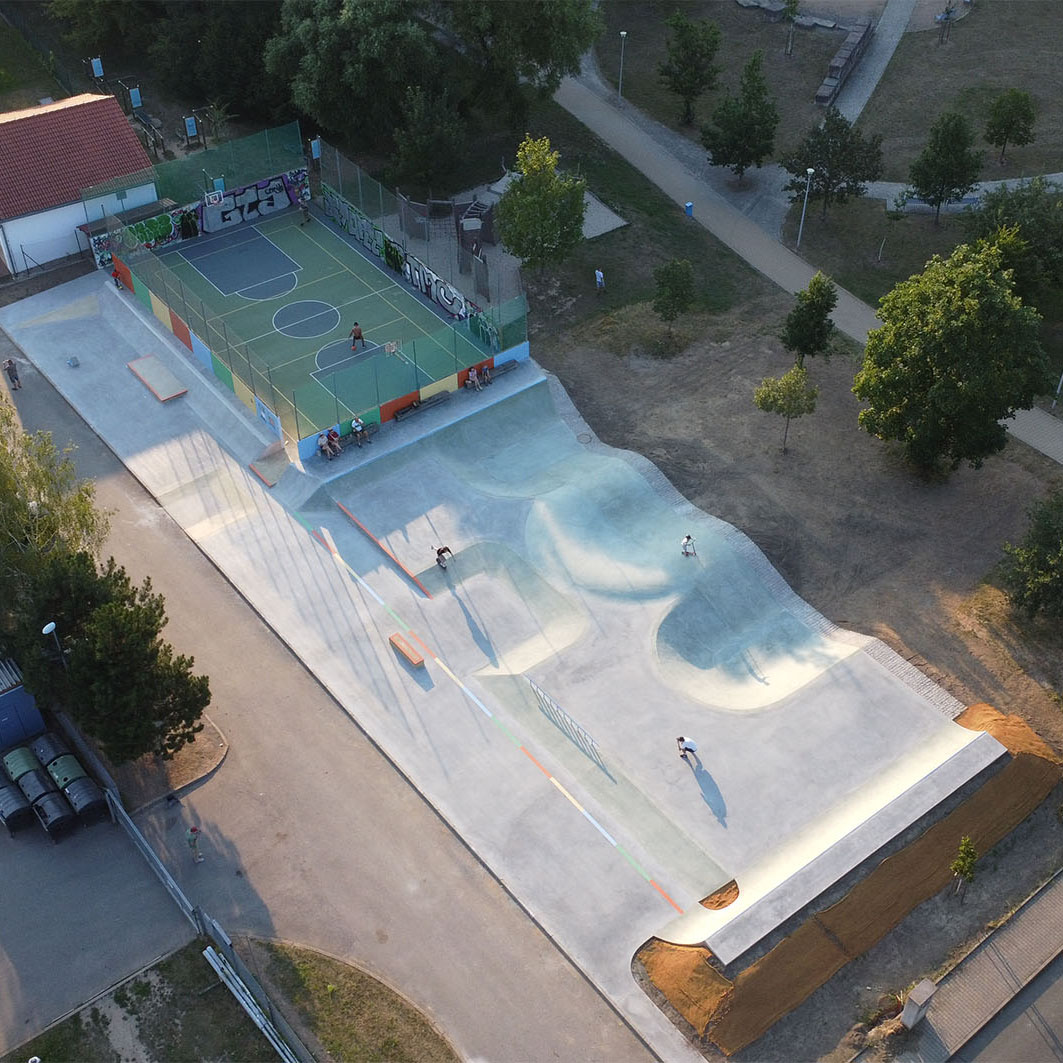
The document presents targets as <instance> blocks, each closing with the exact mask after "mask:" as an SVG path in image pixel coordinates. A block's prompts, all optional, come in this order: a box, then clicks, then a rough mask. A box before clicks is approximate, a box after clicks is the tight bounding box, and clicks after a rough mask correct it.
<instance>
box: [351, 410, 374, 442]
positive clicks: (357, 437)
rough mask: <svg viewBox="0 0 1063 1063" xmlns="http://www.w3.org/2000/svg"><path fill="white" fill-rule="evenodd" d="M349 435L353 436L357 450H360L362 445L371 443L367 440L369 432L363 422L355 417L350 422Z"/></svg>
mask: <svg viewBox="0 0 1063 1063" xmlns="http://www.w3.org/2000/svg"><path fill="white" fill-rule="evenodd" d="M351 435H353V436H354V441H355V442H356V443H357V444H358V446H359V448H361V446H362V444H363V443H372V442H373V441H372V440H371V439H370V438H369V432H368V431H367V430H366V427H365V421H363V420H362V419H361V417H355V418H354V419H353V420H352V421H351Z"/></svg>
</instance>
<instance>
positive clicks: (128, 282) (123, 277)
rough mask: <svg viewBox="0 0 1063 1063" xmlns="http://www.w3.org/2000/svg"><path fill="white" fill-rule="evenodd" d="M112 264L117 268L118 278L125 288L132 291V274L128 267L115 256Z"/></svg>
mask: <svg viewBox="0 0 1063 1063" xmlns="http://www.w3.org/2000/svg"><path fill="white" fill-rule="evenodd" d="M113 265H114V268H115V269H116V270H118V279H119V280H120V281H121V282H122V283H123V284H124V285H125V286H126V288H128V289H129V290H130V291H132V290H133V275H132V274H131V273H130V272H129V267H128V266H127V265H126V264H125V263H124V262H120V261H119V260H118V259H117V258H116V259H114V260H113Z"/></svg>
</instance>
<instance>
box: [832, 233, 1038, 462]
mask: <svg viewBox="0 0 1063 1063" xmlns="http://www.w3.org/2000/svg"><path fill="white" fill-rule="evenodd" d="M879 317H880V318H881V319H882V321H883V325H882V327H881V328H878V329H875V330H874V331H873V332H872V333H871V334H870V335H869V336H868V341H867V348H866V350H865V352H864V364H863V367H862V368H861V370H860V371H859V372H858V373H857V375H856V380H855V381H854V384H853V393H854V394H855V395H856V396H857V398H859V399H862V400H863V401H864V402H866V403H868V408H867V409H865V410H862V411H861V413H860V415H859V421H860V426H861V427H862V428H863V429H864V430H865V431H866V432H869V433H870V434H871V435H873V436H877V437H878V438H879V439H884V440H897V441H898V442H900V443H901V444H902V445H903V447H904V451H905V454H906V456H907V457H908V459H909V460H910V461H911V462H912V463H913V464H914V465H915V466H917V467H918V468H921V469H925V470H931V469H934V468H937V467H939V466H941V465H943V466H945V467H947V468H950V469H956V468H957V467H958V466H959V464H960V462H962V461H967V462H969V463H970V464H971V465H972V466H973V467H975V468H978V467H979V466H980V465H981V464H982V462H983V460H984V459H985V458H987V457H988V456H989V455H990V454H995V453H996V452H997V451H999V450H1001V449H1003V447H1004V444H1005V443H1006V442H1007V431H1006V429H1005V428H1004V427H1003V425H1002V424H1001V421H1002V420H1003V419H1005V418H1007V417H1010V416H1011V415H1012V414H1013V413H1014V412H1015V411H1016V410H1017V409H1028V408H1029V407H1030V406H1031V405H1032V404H1033V400H1034V398H1035V397H1036V396H1037V395H1039V394H1042V393H1043V392H1045V391H1047V390H1048V388H1049V387H1051V383H1052V381H1051V380H1050V375H1049V372H1048V361H1047V358H1046V356H1045V353H1044V350H1043V349H1042V347H1041V343H1040V324H1041V317H1040V315H1039V314H1038V313H1037V311H1036V310H1034V309H1033V308H1032V307H1029V306H1025V305H1024V304H1023V302H1022V300H1021V299H1020V298H1019V297H1018V296H1017V295H1016V294H1015V291H1014V284H1013V280H1012V276H1011V272H1010V270H1008V269H1007V268H1006V261H1005V251H1004V249H1003V248H1002V247H1001V246H1000V244H999V243H997V242H991V241H984V240H983V241H979V243H978V244H977V245H975V246H971V245H969V244H962V245H961V246H960V247H958V248H957V249H956V250H955V251H954V252H953V253H952V254H951V255H950V256H949V257H948V258H947V259H942V258H940V257H939V256H937V255H935V256H934V257H933V258H932V259H931V260H930V261H929V262H928V263H927V266H926V268H925V269H924V271H923V272H922V273H921V274H917V275H916V276H914V277H910V278H909V279H908V280H906V281H902V282H901V283H900V284H898V285H897V286H896V287H895V288H894V289H893V290H892V291H891V292H889V293H888V294H887V295H885V296H884V297H883V298H882V300H881V302H880V303H879Z"/></svg>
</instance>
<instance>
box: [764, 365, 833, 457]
mask: <svg viewBox="0 0 1063 1063" xmlns="http://www.w3.org/2000/svg"><path fill="white" fill-rule="evenodd" d="M818 396H819V388H817V387H814V386H813V385H812V384H810V383H809V382H808V370H807V369H802V368H801V366H799V365H794V366H791V367H790V368H789V369H788V370H787V371H786V372H785V373H783V375H782V376H780V377H770V376H769V377H765V378H764V379H763V380H762V381H761V382H760V384H759V385H758V387H757V389H756V391H754V392H753V402H754V404H755V405H756V407H757V409H758V410H763V411H764V412H765V413H777V414H779V415H780V416H782V417H785V418H786V427H785V428H784V429H783V433H782V452H783V453H784V454H785V453H786V452H787V451H786V439H787V437H788V436H789V434H790V422H791V421H792V420H793V419H794V418H795V417H804V415H805V414H806V413H814V412H815V409H816V399H817V397H818Z"/></svg>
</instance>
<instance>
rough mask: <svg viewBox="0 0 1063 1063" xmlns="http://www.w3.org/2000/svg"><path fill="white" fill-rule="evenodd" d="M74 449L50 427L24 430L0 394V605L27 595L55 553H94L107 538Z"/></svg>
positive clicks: (93, 493)
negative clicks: (30, 431) (64, 444)
mask: <svg viewBox="0 0 1063 1063" xmlns="http://www.w3.org/2000/svg"><path fill="white" fill-rule="evenodd" d="M73 452H74V447H73V446H68V447H66V448H64V449H62V450H60V449H59V447H57V446H56V445H55V442H54V441H53V439H52V435H51V433H50V432H35V433H33V434H27V433H25V432H23V430H22V427H21V426H20V425H19V423H18V417H17V415H16V413H15V409H14V407H13V406H12V405H11V403H10V402H9V401H8V400H7V399H4V398H2V397H0V603H3V604H2V606H0V609H2V608H8V609H10V608H12V607H13V606H14V605H15V604H16V603H17V602H18V601H19V600H20V599H22V598H23V597H24V595H25V594H26V593H27V591H28V588H29V586H30V584H31V583H32V581H33V578H34V577H35V575H36V573H37V572H38V570H39V569H40V567H41V565H42V563H43V562H44V561H46V560H47V558H48V557H50V556H51V555H52V554H56V553H74V552H77V551H79V550H84V551H87V552H88V553H90V554H92V555H93V556H96V555H97V554H98V552H99V549H100V546H101V545H102V543H103V540H104V539H105V538H106V535H107V529H108V516H107V514H106V513H103V512H100V511H99V510H97V509H96V504H95V503H96V488H95V485H94V484H93V482H92V481H91V480H84V479H81V478H79V477H78V475H77V469H76V468H75V466H74V461H73V458H72V455H73ZM2 619H3V618H2V616H0V620H2Z"/></svg>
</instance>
